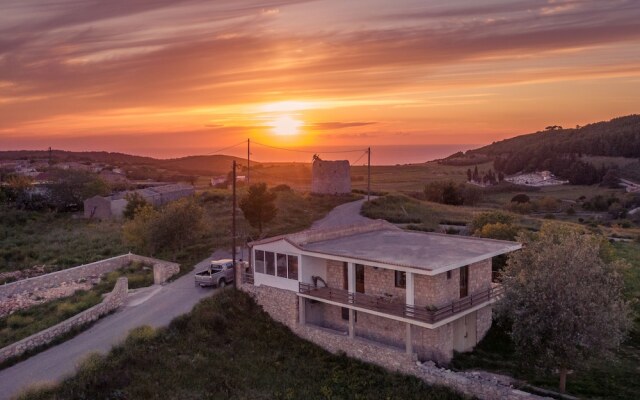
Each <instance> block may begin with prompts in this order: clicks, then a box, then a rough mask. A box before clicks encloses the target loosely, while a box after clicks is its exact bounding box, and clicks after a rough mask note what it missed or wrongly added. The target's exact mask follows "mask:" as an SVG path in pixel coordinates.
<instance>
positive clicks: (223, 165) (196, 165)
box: [156, 155, 258, 175]
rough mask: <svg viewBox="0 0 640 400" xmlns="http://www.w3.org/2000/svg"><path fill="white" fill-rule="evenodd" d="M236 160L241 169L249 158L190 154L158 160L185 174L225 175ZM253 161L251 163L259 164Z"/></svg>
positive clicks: (158, 164) (160, 165) (162, 164)
mask: <svg viewBox="0 0 640 400" xmlns="http://www.w3.org/2000/svg"><path fill="white" fill-rule="evenodd" d="M233 160H235V161H236V162H237V163H238V167H239V168H240V169H239V171H240V170H242V168H244V167H246V166H247V160H246V159H244V158H239V157H232V156H225V155H212V156H189V157H182V158H174V159H170V160H156V162H157V166H159V167H161V168H166V169H169V170H172V171H180V172H182V173H185V174H198V175H217V174H219V175H224V174H226V173H227V172H229V171H231V165H232V163H233ZM257 164H258V163H256V162H253V161H252V162H251V165H257Z"/></svg>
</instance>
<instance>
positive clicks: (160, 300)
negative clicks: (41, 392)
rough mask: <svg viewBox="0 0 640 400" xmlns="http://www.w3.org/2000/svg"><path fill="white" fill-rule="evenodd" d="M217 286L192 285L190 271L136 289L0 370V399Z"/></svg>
mask: <svg viewBox="0 0 640 400" xmlns="http://www.w3.org/2000/svg"><path fill="white" fill-rule="evenodd" d="M218 258H229V254H228V252H222V251H220V252H216V253H214V254H213V256H212V257H211V258H208V259H206V260H203V261H201V262H200V263H198V265H197V266H196V269H198V268H203V267H204V266H206V265H208V263H209V261H210V260H211V259H218ZM217 291H218V289H212V288H199V287H194V285H193V275H192V274H190V273H189V274H186V275H184V276H182V277H180V278H178V279H176V280H175V281H174V282H171V283H169V284H167V285H165V286H152V287H151V288H147V289H145V290H140V291H137V292H136V293H135V294H132V295H130V296H129V298H128V299H127V303H126V304H125V305H124V306H123V307H122V308H121V309H120V310H119V311H118V312H116V313H114V314H111V315H109V316H107V317H104V318H102V319H101V320H99V321H98V322H97V323H96V324H95V325H93V326H92V327H91V328H90V329H88V330H86V331H84V332H82V333H80V334H79V335H77V336H75V337H74V338H73V339H70V340H68V341H66V342H64V343H61V344H59V345H57V346H55V347H52V348H50V349H48V350H46V351H44V352H42V353H39V354H37V355H35V356H33V357H31V358H29V359H27V360H25V361H23V362H21V363H18V364H16V365H14V366H12V367H10V368H7V369H4V370H2V371H0V399H3V400H4V399H9V398H11V397H12V396H14V395H15V394H16V393H18V392H19V391H20V389H22V388H24V387H26V386H28V385H31V384H33V383H38V382H52V381H58V380H60V379H61V378H63V377H64V376H66V375H70V374H72V373H73V372H74V371H75V368H76V365H77V364H78V362H79V361H82V359H83V358H84V357H86V355H87V354H89V353H91V352H101V353H106V352H108V351H109V349H111V347H112V346H113V345H115V344H117V343H119V342H121V341H122V340H123V339H124V338H125V337H126V336H127V334H128V332H129V331H130V330H131V329H133V328H135V327H138V326H141V325H150V326H153V327H160V326H164V325H168V324H169V322H170V321H171V320H172V319H174V318H175V317H177V316H179V315H181V314H185V313H188V312H189V311H191V309H192V308H193V306H194V305H195V304H196V303H198V302H199V301H200V300H201V299H202V298H204V297H206V296H211V295H212V294H213V293H215V292H217Z"/></svg>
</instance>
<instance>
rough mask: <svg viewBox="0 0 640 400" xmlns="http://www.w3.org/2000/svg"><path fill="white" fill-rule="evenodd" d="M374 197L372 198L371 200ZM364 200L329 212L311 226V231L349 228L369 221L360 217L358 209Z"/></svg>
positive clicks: (343, 205)
mask: <svg viewBox="0 0 640 400" xmlns="http://www.w3.org/2000/svg"><path fill="white" fill-rule="evenodd" d="M373 198H374V197H373V196H372V199H373ZM365 201H366V199H363V200H358V201H353V202H351V203H346V204H342V205H340V206H338V207H336V208H334V209H333V210H331V211H330V212H329V214H327V215H326V216H325V217H324V218H322V219H320V220H317V221H316V222H314V223H313V225H312V226H311V228H312V229H330V228H337V227H341V226H349V225H353V224H357V223H359V222H364V221H371V220H370V219H369V218H367V217H363V216H362V215H360V209H361V208H362V204H363V203H364V202H365Z"/></svg>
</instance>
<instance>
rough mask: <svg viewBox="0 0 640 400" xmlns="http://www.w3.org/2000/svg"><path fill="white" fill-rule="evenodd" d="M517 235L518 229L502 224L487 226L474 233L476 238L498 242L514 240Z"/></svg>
mask: <svg viewBox="0 0 640 400" xmlns="http://www.w3.org/2000/svg"><path fill="white" fill-rule="evenodd" d="M517 234H518V228H517V227H515V226H513V225H511V224H504V223H502V222H496V223H491V224H486V225H484V226H483V227H482V229H479V230H477V231H475V232H474V236H479V237H483V238H489V239H498V240H514V239H515V238H516V235H517Z"/></svg>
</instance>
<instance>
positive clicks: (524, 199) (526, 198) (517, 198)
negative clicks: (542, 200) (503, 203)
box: [511, 193, 531, 203]
mask: <svg viewBox="0 0 640 400" xmlns="http://www.w3.org/2000/svg"><path fill="white" fill-rule="evenodd" d="M529 200H531V199H530V198H529V196H527V195H526V194H524V193H519V194H517V195H515V196H513V197H512V198H511V202H512V203H513V202H516V203H528V202H529Z"/></svg>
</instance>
